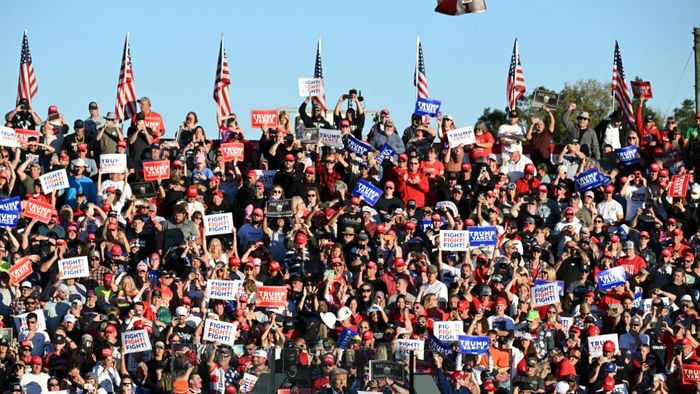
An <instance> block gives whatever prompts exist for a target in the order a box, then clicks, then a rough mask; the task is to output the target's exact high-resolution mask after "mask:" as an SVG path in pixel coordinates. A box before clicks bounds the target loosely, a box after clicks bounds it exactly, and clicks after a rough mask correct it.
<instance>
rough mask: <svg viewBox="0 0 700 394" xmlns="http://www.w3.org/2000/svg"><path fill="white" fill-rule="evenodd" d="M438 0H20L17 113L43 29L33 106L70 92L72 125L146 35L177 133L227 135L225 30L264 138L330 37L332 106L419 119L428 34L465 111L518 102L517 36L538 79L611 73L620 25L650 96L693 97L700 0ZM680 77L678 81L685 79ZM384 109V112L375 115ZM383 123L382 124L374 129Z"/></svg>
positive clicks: (436, 92)
mask: <svg viewBox="0 0 700 394" xmlns="http://www.w3.org/2000/svg"><path fill="white" fill-rule="evenodd" d="M435 3H436V2H435V1H433V0H407V1H398V0H391V1H389V0H379V1H378V0H355V1H351V2H342V3H341V2H339V1H333V0H304V1H275V0H273V1H255V0H253V1H245V2H244V1H240V0H233V1H207V0H204V1H196V2H191V1H188V2H185V1H180V0H174V1H139V2H136V1H134V2H128V4H129V5H124V3H117V2H103V1H83V0H78V1H66V2H46V1H37V0H29V1H23V2H9V3H7V4H5V6H4V11H5V18H4V21H3V27H2V34H0V52H1V53H2V54H3V56H2V58H3V60H4V61H3V62H0V86H1V87H2V90H1V91H2V96H1V97H0V102H1V103H2V106H3V107H2V108H0V109H2V110H3V111H9V110H10V109H11V108H12V107H13V106H14V103H15V99H16V91H17V77H18V69H19V66H18V65H19V57H20V48H21V39H22V32H23V30H24V29H27V30H28V32H29V42H30V47H31V52H32V57H33V60H34V67H35V70H36V75H37V78H38V83H39V92H38V94H37V95H36V96H35V97H34V100H33V105H34V107H35V108H36V109H37V112H38V113H39V114H40V116H42V118H45V117H46V112H47V108H48V106H49V105H51V104H56V105H58V107H59V109H60V110H61V112H62V113H63V114H64V116H65V117H66V119H68V120H69V122H70V125H71V126H72V123H73V120H74V119H77V118H85V117H87V104H88V102H90V101H92V100H95V101H97V102H98V103H99V104H100V106H101V112H102V114H103V115H104V114H106V112H107V111H110V110H113V108H114V103H115V97H116V83H117V78H118V74H119V65H120V60H121V51H122V46H123V43H124V37H125V34H126V32H130V33H131V51H132V52H131V53H132V59H133V65H134V74H135V80H136V94H137V95H138V96H139V97H141V96H148V97H150V98H151V101H152V103H153V109H154V110H155V111H157V112H160V113H161V115H163V118H164V120H165V125H166V129H167V130H168V133H167V136H172V135H173V133H174V131H175V130H176V128H177V125H178V124H180V123H181V122H182V121H183V120H184V117H185V114H186V113H187V111H190V110H193V111H195V112H197V114H198V115H199V117H200V123H201V124H203V125H204V127H205V129H206V130H207V135H208V136H209V137H213V136H214V135H215V132H214V130H215V114H216V113H215V104H214V101H213V99H212V90H213V84H214V76H215V71H216V61H217V51H218V45H219V37H220V35H221V33H223V34H224V35H225V44H226V51H227V55H228V60H229V64H230V69H231V75H232V78H231V79H232V85H231V90H230V95H231V104H232V107H233V109H234V111H235V112H236V113H237V114H238V115H239V118H240V119H241V120H242V122H241V124H242V126H243V127H244V130H246V131H247V135H248V137H257V136H258V135H259V132H258V131H254V130H251V129H250V121H249V118H250V115H249V114H250V110H251V109H268V108H275V107H280V106H295V107H296V106H298V105H299V103H300V102H301V101H302V98H300V97H299V96H298V92H297V78H299V77H311V76H312V75H313V66H314V56H315V48H316V40H317V38H318V37H321V38H322V40H323V69H324V76H325V84H326V91H327V92H326V99H327V102H328V106H329V107H331V108H332V107H333V106H334V105H335V102H336V100H337V99H338V97H339V96H340V95H341V94H343V93H344V92H347V90H348V89H350V88H357V89H360V90H361V91H362V94H363V95H364V97H365V98H366V107H367V108H368V109H381V108H384V107H387V108H389V109H390V110H391V112H392V117H393V118H394V119H395V120H396V121H397V123H398V126H399V128H400V129H401V128H403V127H405V126H406V125H408V120H409V117H410V114H411V113H412V111H413V107H414V101H415V90H414V87H413V83H412V78H413V70H414V67H415V44H416V36H420V37H421V40H422V42H423V50H424V54H425V63H426V74H427V77H428V89H429V94H430V96H431V98H435V99H439V100H442V102H443V112H444V113H449V114H451V115H453V116H454V118H455V120H456V123H457V124H458V125H467V124H473V123H474V121H475V119H476V118H477V117H478V116H479V115H480V114H481V112H482V111H483V108H485V107H492V108H494V107H497V108H503V107H505V104H506V101H505V79H506V75H507V71H508V65H509V61H510V55H511V50H512V45H513V39H514V38H515V37H517V38H518V39H519V42H520V51H521V60H522V64H523V68H524V72H525V81H526V84H527V87H528V93H527V94H530V93H531V92H532V90H533V89H534V88H535V87H537V86H540V85H544V86H546V87H548V88H550V89H555V90H559V89H561V88H562V87H563V86H564V83H566V82H574V81H576V80H579V79H590V78H593V79H597V80H601V81H610V79H611V72H612V56H613V46H614V40H615V39H618V40H619V42H620V47H621V51H622V57H623V61H624V65H625V70H626V73H627V79H628V81H629V80H630V79H632V78H634V77H635V76H640V77H641V78H642V79H644V80H649V81H651V82H652V87H653V91H654V99H653V100H652V101H651V102H650V103H649V104H650V105H652V106H653V107H655V108H657V109H658V110H659V111H660V112H661V113H662V114H666V110H667V109H668V108H669V107H671V108H673V107H675V106H678V105H679V104H680V102H681V101H682V100H683V99H686V98H691V99H692V98H693V97H694V94H693V86H694V79H693V73H694V66H693V61H692V59H691V61H690V63H689V64H688V67H687V69H686V70H685V72H684V73H683V67H684V66H685V64H686V61H687V60H688V56H689V55H690V54H691V51H692V47H693V37H692V29H693V26H700V1H698V0H678V1H676V0H674V1H670V2H660V1H650V0H619V1H610V0H590V1H576V2H574V1H566V0H530V1H514V0H511V1H506V0H487V4H488V11H487V12H486V13H484V14H480V15H464V16H458V17H448V16H444V15H440V14H437V13H435V12H433V9H434V7H435ZM679 81H680V86H679V88H678V90H677V92H676V93H675V96H674V90H675V89H676V85H677V84H678V83H679ZM368 121H369V119H368ZM365 130H367V129H365Z"/></svg>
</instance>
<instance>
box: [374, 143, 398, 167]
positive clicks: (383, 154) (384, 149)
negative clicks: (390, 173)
mask: <svg viewBox="0 0 700 394" xmlns="http://www.w3.org/2000/svg"><path fill="white" fill-rule="evenodd" d="M396 153H397V152H396V150H395V149H394V148H392V147H391V145H389V144H384V145H382V146H380V147H379V153H377V157H376V158H377V163H378V164H379V165H381V164H382V163H383V162H384V160H386V159H389V160H392V161H393V158H394V156H396Z"/></svg>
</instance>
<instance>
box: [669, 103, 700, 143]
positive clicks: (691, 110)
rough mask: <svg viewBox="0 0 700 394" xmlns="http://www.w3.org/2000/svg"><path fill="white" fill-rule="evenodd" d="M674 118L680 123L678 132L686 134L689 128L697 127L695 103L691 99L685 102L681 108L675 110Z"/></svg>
mask: <svg viewBox="0 0 700 394" xmlns="http://www.w3.org/2000/svg"><path fill="white" fill-rule="evenodd" d="M673 117H674V118H676V123H678V130H680V131H681V133H682V134H685V131H686V130H687V129H688V127H695V102H694V101H693V100H690V99H685V100H683V102H682V103H681V107H680V108H678V107H676V108H674V109H673Z"/></svg>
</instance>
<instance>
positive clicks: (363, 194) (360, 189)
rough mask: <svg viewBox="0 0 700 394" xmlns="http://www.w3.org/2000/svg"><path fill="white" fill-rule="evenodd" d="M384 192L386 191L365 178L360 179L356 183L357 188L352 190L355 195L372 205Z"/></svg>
mask: <svg viewBox="0 0 700 394" xmlns="http://www.w3.org/2000/svg"><path fill="white" fill-rule="evenodd" d="M382 194H384V191H383V190H382V189H380V188H378V187H377V186H374V185H373V184H371V183H370V182H367V181H366V180H364V179H360V180H359V181H358V182H357V185H355V189H354V190H353V191H352V195H353V196H359V197H360V198H361V199H363V200H365V202H366V203H367V204H369V205H371V206H374V204H376V203H377V200H379V197H381V196H382Z"/></svg>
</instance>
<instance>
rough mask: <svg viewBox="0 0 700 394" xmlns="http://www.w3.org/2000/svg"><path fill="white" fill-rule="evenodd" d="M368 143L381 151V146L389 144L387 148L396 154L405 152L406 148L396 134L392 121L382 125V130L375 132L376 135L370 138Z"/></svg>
mask: <svg viewBox="0 0 700 394" xmlns="http://www.w3.org/2000/svg"><path fill="white" fill-rule="evenodd" d="M369 143H370V145H372V146H373V147H374V148H375V149H378V150H381V148H382V145H384V144H389V146H391V147H392V148H393V149H394V150H395V151H396V153H398V154H402V153H404V152H406V146H405V145H404V142H403V140H402V139H401V137H400V136H399V134H398V133H397V132H396V127H395V126H394V121H393V120H391V119H389V120H387V121H386V122H385V123H384V129H383V130H379V131H377V133H376V134H374V135H373V136H372V139H371V140H370V141H369Z"/></svg>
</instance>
